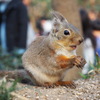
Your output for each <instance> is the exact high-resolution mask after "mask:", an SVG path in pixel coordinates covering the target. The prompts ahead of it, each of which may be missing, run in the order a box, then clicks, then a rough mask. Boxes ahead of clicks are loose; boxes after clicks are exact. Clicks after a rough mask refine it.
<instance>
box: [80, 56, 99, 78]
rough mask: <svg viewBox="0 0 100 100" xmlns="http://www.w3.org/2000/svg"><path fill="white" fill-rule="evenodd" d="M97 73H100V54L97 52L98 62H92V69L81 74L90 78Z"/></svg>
mask: <svg viewBox="0 0 100 100" xmlns="http://www.w3.org/2000/svg"><path fill="white" fill-rule="evenodd" d="M96 74H100V57H99V56H98V54H96V64H95V65H93V64H91V63H90V70H89V72H88V73H87V74H82V73H80V75H81V76H82V78H83V79H88V78H90V77H94V75H96Z"/></svg>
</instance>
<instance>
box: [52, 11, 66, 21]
mask: <svg viewBox="0 0 100 100" xmlns="http://www.w3.org/2000/svg"><path fill="white" fill-rule="evenodd" d="M51 14H52V16H53V17H54V18H56V19H58V20H59V21H60V22H63V21H66V22H67V20H66V18H64V16H63V15H62V14H61V13H59V12H57V11H51Z"/></svg>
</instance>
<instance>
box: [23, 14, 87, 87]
mask: <svg viewBox="0 0 100 100" xmlns="http://www.w3.org/2000/svg"><path fill="white" fill-rule="evenodd" d="M53 14H54V16H55V17H54V20H53V27H52V31H51V33H50V35H49V36H42V37H38V38H37V39H36V40H35V41H33V43H32V44H31V45H30V47H29V48H28V49H27V50H26V52H25V53H24V55H23V57H22V61H23V65H24V67H25V69H26V70H27V72H28V73H29V75H30V77H31V79H32V80H34V79H35V82H36V84H37V85H40V86H45V83H48V85H49V84H51V85H54V84H55V85H57V84H59V85H67V86H73V84H72V85H69V84H71V83H72V82H67V81H69V80H73V79H74V76H75V74H76V73H78V71H79V70H80V67H83V66H84V64H85V60H84V59H83V58H82V57H78V56H77V55H75V54H74V53H73V51H74V49H73V48H72V47H71V46H73V45H75V46H78V45H79V44H80V41H81V40H83V38H82V36H81V35H80V34H79V33H78V31H77V29H76V28H75V27H74V26H72V25H71V24H69V23H68V22H67V20H66V19H65V18H64V17H63V16H62V15H61V14H59V13H58V12H54V13H53ZM64 30H68V31H69V32H70V34H69V35H64ZM74 65H75V66H76V67H79V68H76V67H75V66H74ZM46 85H47V84H46Z"/></svg>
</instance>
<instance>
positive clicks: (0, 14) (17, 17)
mask: <svg viewBox="0 0 100 100" xmlns="http://www.w3.org/2000/svg"><path fill="white" fill-rule="evenodd" d="M52 10H55V11H58V12H60V13H62V15H64V16H65V17H66V19H67V20H68V21H69V22H70V23H72V24H73V25H75V26H76V27H77V28H79V30H80V34H82V35H83V37H84V43H83V44H82V46H81V47H79V48H78V51H77V52H78V53H79V54H80V55H83V56H84V58H85V59H86V61H87V64H86V65H85V67H84V69H83V74H86V73H87V72H88V71H89V70H90V67H89V66H90V65H91V64H92V65H94V64H95V57H96V56H95V55H96V53H97V54H98V55H99V56H100V0H0V70H4V69H6V70H10V69H22V63H21V56H22V54H23V53H24V51H25V50H26V49H27V48H28V46H29V45H30V43H31V42H32V41H33V40H34V39H35V38H36V37H38V36H43V35H45V36H47V35H48V34H49V33H50V30H51V28H52V16H51V15H50V11H52Z"/></svg>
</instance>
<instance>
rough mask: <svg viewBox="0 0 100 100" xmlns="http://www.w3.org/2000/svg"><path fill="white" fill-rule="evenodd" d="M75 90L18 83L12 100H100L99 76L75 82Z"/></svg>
mask: <svg viewBox="0 0 100 100" xmlns="http://www.w3.org/2000/svg"><path fill="white" fill-rule="evenodd" d="M75 84H76V89H70V88H66V87H64V86H59V87H55V88H48V89H46V88H44V87H36V86H29V85H23V84H20V83H18V85H17V90H16V91H14V92H12V93H11V95H12V97H13V99H12V100H100V75H96V76H94V77H93V78H90V79H87V80H84V79H79V80H77V81H75Z"/></svg>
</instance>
